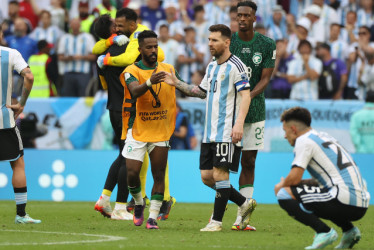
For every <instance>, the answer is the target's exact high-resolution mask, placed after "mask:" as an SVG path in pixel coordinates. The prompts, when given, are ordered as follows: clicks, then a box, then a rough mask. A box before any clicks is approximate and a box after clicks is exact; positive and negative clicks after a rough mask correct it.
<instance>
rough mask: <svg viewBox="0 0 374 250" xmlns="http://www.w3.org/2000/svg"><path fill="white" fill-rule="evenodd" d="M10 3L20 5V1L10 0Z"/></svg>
mask: <svg viewBox="0 0 374 250" xmlns="http://www.w3.org/2000/svg"><path fill="white" fill-rule="evenodd" d="M8 4H15V5H17V6H19V3H18V1H9V3H8Z"/></svg>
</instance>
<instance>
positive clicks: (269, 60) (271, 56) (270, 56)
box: [263, 40, 277, 69]
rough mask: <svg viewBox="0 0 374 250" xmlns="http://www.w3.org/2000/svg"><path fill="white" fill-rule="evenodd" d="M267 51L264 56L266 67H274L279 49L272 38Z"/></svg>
mask: <svg viewBox="0 0 374 250" xmlns="http://www.w3.org/2000/svg"><path fill="white" fill-rule="evenodd" d="M268 46H269V47H268V48H267V49H266V53H265V55H263V56H264V68H265V69H267V68H274V65H275V58H276V57H277V51H276V47H275V42H274V41H273V40H271V43H270V44H269V45H268Z"/></svg>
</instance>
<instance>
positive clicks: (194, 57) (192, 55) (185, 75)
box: [178, 27, 206, 83]
mask: <svg viewBox="0 0 374 250" xmlns="http://www.w3.org/2000/svg"><path fill="white" fill-rule="evenodd" d="M184 32H185V34H186V35H185V37H184V43H182V44H180V45H179V48H178V63H179V65H180V69H179V74H180V76H181V78H182V79H184V80H185V81H186V82H188V83H190V82H191V76H192V74H193V72H195V71H197V70H199V69H201V68H202V67H203V61H204V53H205V52H206V51H205V49H206V47H205V46H203V45H201V44H199V43H197V42H196V31H195V29H194V28H192V27H186V28H185V29H184Z"/></svg>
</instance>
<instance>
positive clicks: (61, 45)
mask: <svg viewBox="0 0 374 250" xmlns="http://www.w3.org/2000/svg"><path fill="white" fill-rule="evenodd" d="M66 40H67V36H65V35H64V36H62V37H61V38H60V41H59V42H58V46H57V54H65V53H68V51H65V46H66V45H65V43H66V42H67V41H66Z"/></svg>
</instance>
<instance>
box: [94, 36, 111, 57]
mask: <svg viewBox="0 0 374 250" xmlns="http://www.w3.org/2000/svg"><path fill="white" fill-rule="evenodd" d="M105 41H106V40H105V39H102V40H100V41H98V42H97V43H96V44H95V45H94V46H93V48H92V54H95V55H101V54H102V53H104V51H106V50H107V49H108V47H107V46H106V44H105Z"/></svg>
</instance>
